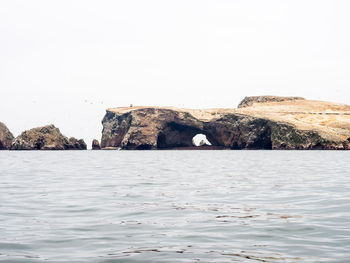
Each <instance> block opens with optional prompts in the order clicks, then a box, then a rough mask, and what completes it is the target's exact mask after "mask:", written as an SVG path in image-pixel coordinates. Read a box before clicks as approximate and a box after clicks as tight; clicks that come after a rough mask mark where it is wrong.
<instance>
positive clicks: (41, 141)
mask: <svg viewBox="0 0 350 263" xmlns="http://www.w3.org/2000/svg"><path fill="white" fill-rule="evenodd" d="M11 150H86V144H85V142H84V141H83V140H77V139H75V138H70V139H69V140H68V138H67V137H65V136H64V135H62V133H61V132H60V130H59V129H58V128H56V127H55V126H54V125H47V126H43V127H38V128H34V129H30V130H28V131H24V132H23V133H22V134H21V135H20V136H18V137H17V138H16V139H15V140H14V141H13V143H12V146H11Z"/></svg>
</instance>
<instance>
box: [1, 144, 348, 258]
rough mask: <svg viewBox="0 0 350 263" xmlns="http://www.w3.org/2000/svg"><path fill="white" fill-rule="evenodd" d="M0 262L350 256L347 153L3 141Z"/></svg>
mask: <svg viewBox="0 0 350 263" xmlns="http://www.w3.org/2000/svg"><path fill="white" fill-rule="evenodd" d="M0 262H6V263H11V262H13V263H21V262H25V263H39V262H40V263H41V262H57V263H58V262H65V263H113V262H123V263H124V262H125V263H127V262H247V263H254V262H257V263H258V262H271V263H272V262H273V263H277V262H280V263H291V262H294V263H299V262H303V263H304V262H334V263H335V262H350V151H253V150H237V151H229V150H221V151H216V150H213V151H200V150H199V151H186V150H183V151H176V150H165V151H1V152H0Z"/></svg>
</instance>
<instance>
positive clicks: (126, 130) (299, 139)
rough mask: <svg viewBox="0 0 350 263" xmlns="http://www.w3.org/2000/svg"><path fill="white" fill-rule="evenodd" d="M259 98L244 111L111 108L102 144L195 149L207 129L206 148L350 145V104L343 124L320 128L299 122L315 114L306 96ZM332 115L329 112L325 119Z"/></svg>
mask: <svg viewBox="0 0 350 263" xmlns="http://www.w3.org/2000/svg"><path fill="white" fill-rule="evenodd" d="M260 100H261V101H264V102H261V103H259V108H258V109H257V110H255V108H254V107H255V106H254V103H253V104H252V106H245V107H244V109H206V110H191V109H176V108H172V107H168V108H159V107H131V108H114V109H109V110H107V113H106V115H105V117H104V119H103V121H102V124H103V132H102V140H101V147H102V148H106V147H115V148H121V149H172V148H181V147H186V148H188V147H194V146H193V143H192V139H193V137H194V136H195V135H196V134H200V133H202V134H205V135H206V136H207V138H208V140H209V141H210V142H211V144H212V146H211V147H208V146H206V147H205V149H210V148H215V149H218V148H223V149H349V148H350V147H349V138H350V107H349V108H347V107H345V109H343V108H342V110H343V111H341V112H338V113H339V114H341V116H342V118H343V119H342V122H339V120H340V119H338V122H337V124H336V125H333V126H332V127H328V126H322V125H321V124H320V125H319V126H317V123H316V122H315V120H311V122H310V124H305V121H303V122H302V124H303V125H304V126H303V125H300V124H299V123H298V121H297V120H299V117H300V116H299V115H300V114H301V115H305V114H311V115H315V113H314V112H311V113H305V112H304V110H305V107H304V108H303V106H302V105H301V104H300V102H302V101H306V100H302V99H299V98H297V99H287V100H277V101H276V100H273V101H271V100H270V98H267V99H266V100H265V99H260ZM281 103H282V104H283V103H287V105H289V106H288V107H283V105H282V104H281ZM290 103H292V105H294V104H295V103H296V107H294V108H293V107H292V106H291V104H290ZM311 104H312V103H311ZM315 104H317V103H315ZM262 105H263V106H266V109H265V114H263V113H262V112H261V111H262V110H263V109H262V108H261V107H262ZM308 105H309V104H308ZM312 105H313V104H312ZM322 105H323V106H325V105H324V104H322ZM294 106H295V105H294ZM304 106H305V105H304ZM309 106H310V105H309ZM333 106H334V105H333ZM345 106H346V105H345ZM300 107H302V109H301V111H299V112H295V110H296V109H297V108H300ZM281 108H284V109H285V110H287V113H286V112H280V113H276V110H280V109H281ZM337 109H338V108H337ZM269 110H270V111H269ZM299 110H300V109H299ZM347 110H349V111H347ZM272 113H273V114H272ZM348 113H349V115H347V114H348ZM276 114H277V117H276ZM285 114H287V115H288V114H292V115H293V114H294V115H293V118H295V120H294V119H293V118H291V117H290V116H289V115H288V116H287V117H288V118H287V117H286V116H285ZM320 116H321V118H322V115H320V113H319V112H318V113H317V117H320ZM338 116H339V115H338ZM328 117H329V116H328V115H325V118H328ZM320 123H322V121H321V122H320ZM348 124H349V126H348V127H347V125H348ZM335 126H337V127H335Z"/></svg>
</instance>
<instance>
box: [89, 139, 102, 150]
mask: <svg viewBox="0 0 350 263" xmlns="http://www.w3.org/2000/svg"><path fill="white" fill-rule="evenodd" d="M91 148H92V150H101V146H100V142H99V141H98V140H96V139H94V140H92V147H91Z"/></svg>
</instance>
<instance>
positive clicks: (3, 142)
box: [0, 122, 14, 150]
mask: <svg viewBox="0 0 350 263" xmlns="http://www.w3.org/2000/svg"><path fill="white" fill-rule="evenodd" d="M13 139H14V137H13V135H12V133H11V132H10V130H9V129H8V128H7V127H6V125H5V124H3V123H2V122H0V150H8V149H9V148H10V147H11V144H12V141H13Z"/></svg>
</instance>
